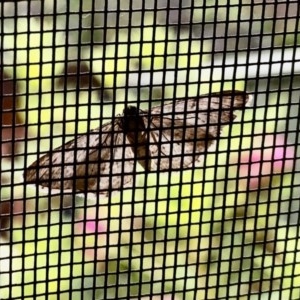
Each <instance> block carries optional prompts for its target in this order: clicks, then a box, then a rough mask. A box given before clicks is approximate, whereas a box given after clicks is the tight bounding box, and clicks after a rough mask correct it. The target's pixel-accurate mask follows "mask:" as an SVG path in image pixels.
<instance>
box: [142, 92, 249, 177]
mask: <svg viewBox="0 0 300 300" xmlns="http://www.w3.org/2000/svg"><path fill="white" fill-rule="evenodd" d="M248 100H249V95H247V94H246V93H245V92H239V91H234V92H226V93H222V94H211V95H207V96H200V97H199V98H194V99H184V100H177V101H174V102H170V103H168V104H165V105H162V106H157V107H153V108H152V109H151V115H150V116H151V117H150V118H149V117H147V116H145V117H144V123H145V124H146V127H147V128H148V138H149V141H148V143H149V149H150V156H151V170H152V171H156V170H178V169H182V168H187V167H190V166H191V165H192V164H193V163H194V162H195V160H197V159H198V158H199V156H200V155H201V154H203V153H204V152H205V151H206V150H207V149H208V148H209V147H210V146H211V144H212V143H213V141H214V140H215V139H216V138H217V137H218V136H219V135H220V132H221V130H222V127H223V126H224V125H226V124H230V123H231V122H232V121H233V120H234V118H235V115H234V114H233V111H234V110H235V109H239V108H243V107H245V105H246V103H247V102H248Z"/></svg>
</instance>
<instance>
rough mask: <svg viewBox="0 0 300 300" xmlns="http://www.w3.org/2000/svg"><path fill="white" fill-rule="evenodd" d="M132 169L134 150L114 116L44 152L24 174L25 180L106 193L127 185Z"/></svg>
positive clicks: (63, 187) (131, 176)
mask: <svg viewBox="0 0 300 300" xmlns="http://www.w3.org/2000/svg"><path fill="white" fill-rule="evenodd" d="M133 171H134V154H133V152H132V150H131V146H130V143H129V142H128V140H127V138H126V136H125V135H124V134H123V132H121V129H120V126H119V119H117V120H116V121H115V122H114V123H108V124H105V125H103V126H102V129H101V131H100V129H99V128H97V129H95V130H92V131H91V132H89V133H88V134H85V135H80V136H79V137H78V138H76V139H74V140H72V141H70V142H68V143H67V144H65V145H63V146H61V147H59V148H56V149H55V150H53V151H51V152H50V153H48V154H46V155H44V156H43V157H42V158H40V159H39V160H38V161H36V162H35V163H33V164H32V165H31V166H29V167H28V169H27V170H26V171H25V176H24V177H25V180H26V182H27V183H35V184H38V185H41V186H44V187H48V188H50V189H64V190H65V189H71V190H80V191H97V192H98V193H103V194H107V193H108V192H109V191H112V190H119V189H120V188H121V187H126V186H130V184H131V183H132V181H133Z"/></svg>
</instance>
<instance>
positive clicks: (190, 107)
mask: <svg viewBox="0 0 300 300" xmlns="http://www.w3.org/2000/svg"><path fill="white" fill-rule="evenodd" d="M250 97H251V96H250V95H249V94H247V93H246V92H242V91H227V92H222V93H215V94H210V95H205V96H199V97H197V98H188V99H179V100H175V101H171V102H167V103H166V104H163V105H161V106H155V107H153V108H151V109H150V110H149V111H142V110H139V109H138V108H137V107H135V106H128V107H125V108H124V111H123V115H117V116H115V117H114V118H113V119H112V122H109V123H106V124H104V125H103V126H100V127H99V128H97V129H94V130H92V131H90V132H89V133H87V134H82V135H79V136H78V137H77V138H75V139H74V140H72V141H70V142H68V143H66V144H65V145H63V146H61V147H59V148H56V149H55V150H52V151H51V152H49V153H48V154H46V155H44V156H42V157H41V158H40V159H39V160H37V161H36V162H34V163H33V164H32V165H30V166H29V167H28V168H27V169H26V171H25V173H24V178H25V182H26V183H30V184H38V185H41V186H43V187H48V188H50V189H59V190H62V189H63V190H76V191H86V192H97V193H100V194H108V193H109V192H111V191H114V190H120V189H122V188H124V187H128V186H131V185H132V183H133V181H134V174H135V170H136V165H137V164H139V165H140V166H142V168H143V169H144V171H145V172H158V171H172V170H182V169H186V168H192V167H193V165H194V163H195V161H198V160H200V159H201V156H203V155H204V154H205V152H206V151H207V149H208V148H209V147H210V146H211V145H212V143H213V142H214V140H216V139H217V138H218V137H219V135H220V133H221V130H222V128H223V126H224V125H228V124H230V123H232V122H233V120H234V119H235V117H236V116H235V114H234V110H236V109H243V108H244V107H245V106H246V104H247V102H248V101H249V99H250Z"/></svg>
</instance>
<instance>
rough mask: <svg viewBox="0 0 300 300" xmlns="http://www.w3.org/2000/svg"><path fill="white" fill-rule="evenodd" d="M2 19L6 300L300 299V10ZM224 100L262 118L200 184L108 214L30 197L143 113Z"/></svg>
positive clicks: (224, 143) (196, 179)
mask: <svg viewBox="0 0 300 300" xmlns="http://www.w3.org/2000/svg"><path fill="white" fill-rule="evenodd" d="M0 5H1V8H0V13H1V19H0V23H1V24H0V30H1V39H0V45H1V57H0V60H1V75H2V76H1V105H2V107H1V111H0V114H1V120H2V127H1V135H0V138H1V152H0V155H1V162H0V168H1V199H0V200H1V202H0V298H1V299H11V298H13V299H113V298H117V299H197V300H198V299H280V297H284V299H299V297H298V296H297V295H299V293H300V291H299V289H300V277H299V275H300V267H299V265H298V263H299V254H298V252H299V246H298V236H299V233H298V226H299V199H300V191H299V188H300V187H299V186H300V184H299V183H300V159H299V158H300V147H299V144H300V143H299V137H300V135H299V112H300V81H299V79H300V50H299V43H300V38H299V37H300V24H299V3H298V1H272V0H270V1H246V0H242V1H224V0H221V1H210V0H207V1H200V0H185V1H179V0H149V1H144V2H143V1H138V0H122V1H119V0H110V1H105V0H94V1H91V0H85V1H83V0H82V1H80V0H60V1H55V0H44V1H38V0H36V1H14V2H11V1H2V2H1V3H0ZM222 90H246V91H247V92H248V93H250V94H252V95H253V103H252V104H251V106H250V107H249V108H248V109H247V110H246V111H245V113H244V114H241V115H240V116H239V118H238V120H237V122H235V124H234V125H232V126H231V128H226V129H225V130H224V132H223V136H222V139H221V140H220V142H219V143H218V144H217V147H216V148H215V149H213V150H212V151H211V152H210V153H209V154H207V155H206V157H205V162H204V164H203V165H204V166H203V167H199V168H196V170H195V172H196V175H193V174H192V171H191V170H182V172H179V173H174V174H156V175H153V177H152V176H150V177H149V178H148V179H145V178H144V177H143V176H140V177H138V178H137V183H138V185H139V186H137V187H136V188H135V189H133V190H131V191H120V192H119V193H115V194H114V195H112V196H111V197H108V198H106V199H98V198H97V197H96V198H95V196H88V197H86V196H82V195H76V196H74V195H67V194H66V195H58V196H51V197H50V196H49V195H48V194H47V193H45V191H41V190H39V189H38V188H37V187H33V186H26V185H25V184H24V180H23V172H24V169H25V168H26V167H27V166H29V165H30V164H31V163H33V162H34V161H35V160H37V159H38V157H40V155H41V154H44V153H46V152H48V151H49V150H51V149H54V148H56V147H58V146H60V145H62V144H64V143H66V142H67V141H69V140H71V139H73V138H75V137H76V136H77V135H78V134H81V133H86V132H88V131H90V130H91V129H93V128H96V127H99V126H100V125H101V124H103V123H106V122H108V121H109V120H111V118H112V116H114V115H117V114H119V113H121V112H122V110H123V107H124V105H125V104H128V103H129V102H130V103H135V104H138V105H139V106H140V107H141V108H143V109H149V108H150V107H151V106H154V105H159V104H163V103H164V101H172V100H174V99H177V98H182V97H183V98H187V97H196V96H198V95H201V94H207V93H210V92H217V91H222ZM182 178H185V180H186V181H185V182H184V183H185V184H184V185H183V186H184V188H183V190H182V191H180V189H178V186H180V185H182V180H183V179H182ZM158 179H159V183H158V184H156V189H155V191H153V182H157V180H158ZM141 186H143V187H144V188H145V189H146V192H145V191H144V192H141V191H140V189H139V187H141ZM195 191H196V192H195ZM122 199H123V200H122ZM124 199H125V200H124ZM187 212H188V213H187ZM99 228H101V230H100V229H99ZM188 228H189V229H188ZM99 230H100V231H101V232H99ZM145 245H146V247H145ZM145 248H147V249H145ZM297 297H298V298H297Z"/></svg>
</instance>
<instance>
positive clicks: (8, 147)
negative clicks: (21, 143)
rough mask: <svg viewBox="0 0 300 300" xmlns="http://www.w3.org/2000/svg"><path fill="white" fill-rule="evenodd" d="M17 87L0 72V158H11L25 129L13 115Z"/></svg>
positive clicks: (14, 114)
mask: <svg viewBox="0 0 300 300" xmlns="http://www.w3.org/2000/svg"><path fill="white" fill-rule="evenodd" d="M14 94H17V86H16V84H15V83H14V81H13V80H12V79H9V78H8V77H6V76H5V74H4V73H3V72H2V70H1V85H0V95H1V110H0V114H1V116H0V120H1V124H2V126H1V135H0V141H1V152H0V156H1V158H2V157H3V156H5V157H7V158H12V157H13V156H14V153H15V151H16V150H17V143H16V142H15V141H16V140H17V139H24V134H25V127H24V126H21V120H20V119H19V117H18V115H17V114H16V113H15V107H16V99H17V97H16V96H14Z"/></svg>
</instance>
